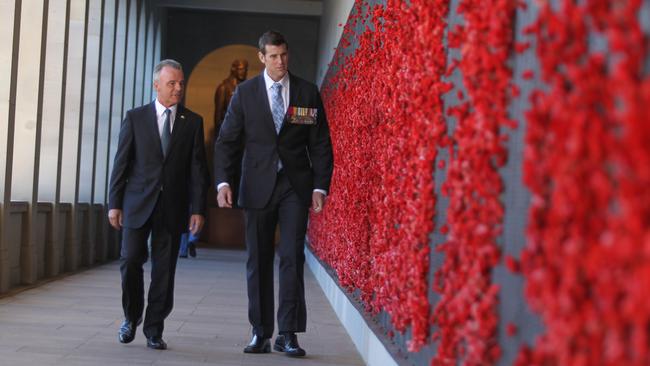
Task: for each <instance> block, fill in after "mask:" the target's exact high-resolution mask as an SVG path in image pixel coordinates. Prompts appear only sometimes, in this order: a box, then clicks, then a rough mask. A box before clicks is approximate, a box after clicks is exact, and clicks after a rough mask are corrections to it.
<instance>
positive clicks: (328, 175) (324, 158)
mask: <svg viewBox="0 0 650 366" xmlns="http://www.w3.org/2000/svg"><path fill="white" fill-rule="evenodd" d="M315 93H316V98H317V106H318V116H317V118H318V122H317V123H316V126H314V127H313V128H312V130H311V131H310V135H309V145H308V147H307V148H308V150H309V159H310V160H311V164H312V169H313V172H314V189H322V190H325V191H328V192H329V187H330V182H331V180H332V171H333V169H334V156H333V154H332V141H331V140H330V130H329V125H328V123H327V116H326V115H325V108H324V106H323V100H322V99H321V97H320V93H319V92H318V90H316V91H315Z"/></svg>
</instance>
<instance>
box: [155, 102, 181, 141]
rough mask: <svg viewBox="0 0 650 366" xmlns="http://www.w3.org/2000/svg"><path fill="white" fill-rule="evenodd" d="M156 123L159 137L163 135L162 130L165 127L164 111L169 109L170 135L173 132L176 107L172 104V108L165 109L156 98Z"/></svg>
mask: <svg viewBox="0 0 650 366" xmlns="http://www.w3.org/2000/svg"><path fill="white" fill-rule="evenodd" d="M155 104H156V121H158V133H159V134H160V137H162V134H163V128H164V127H165V110H166V109H169V110H170V111H171V112H169V113H170V116H169V133H170V134H171V133H172V131H173V130H174V120H175V119H176V110H177V109H178V105H176V104H174V105H173V106H171V107H169V108H167V107H165V106H164V105H162V104H160V102H159V101H158V98H156V103H155Z"/></svg>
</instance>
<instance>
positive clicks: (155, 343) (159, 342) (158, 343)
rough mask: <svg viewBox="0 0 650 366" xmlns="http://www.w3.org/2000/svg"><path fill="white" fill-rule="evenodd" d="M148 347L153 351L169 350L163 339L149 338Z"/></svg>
mask: <svg viewBox="0 0 650 366" xmlns="http://www.w3.org/2000/svg"><path fill="white" fill-rule="evenodd" d="M147 347H149V348H153V349H167V343H165V341H163V339H162V337H149V338H147Z"/></svg>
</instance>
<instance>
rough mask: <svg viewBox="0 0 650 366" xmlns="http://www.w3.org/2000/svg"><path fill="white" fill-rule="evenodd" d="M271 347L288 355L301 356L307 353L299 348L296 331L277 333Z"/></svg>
mask: <svg viewBox="0 0 650 366" xmlns="http://www.w3.org/2000/svg"><path fill="white" fill-rule="evenodd" d="M273 349H274V350H276V351H278V352H284V354H285V355H287V356H290V357H303V356H304V355H306V354H307V352H305V350H304V349H302V348H300V345H299V344H298V336H296V333H287V334H280V335H278V337H277V338H276V339H275V344H274V345H273Z"/></svg>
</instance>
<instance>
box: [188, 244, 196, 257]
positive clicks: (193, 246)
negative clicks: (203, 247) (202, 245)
mask: <svg viewBox="0 0 650 366" xmlns="http://www.w3.org/2000/svg"><path fill="white" fill-rule="evenodd" d="M188 249H189V252H190V257H192V258H196V244H194V243H192V244H190V245H189V246H188Z"/></svg>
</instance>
